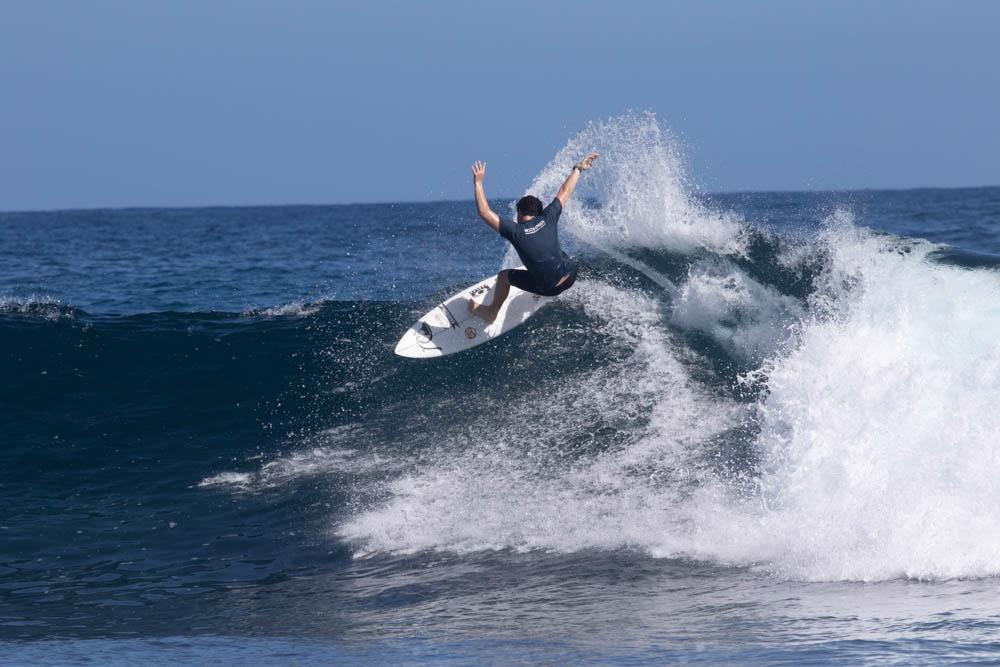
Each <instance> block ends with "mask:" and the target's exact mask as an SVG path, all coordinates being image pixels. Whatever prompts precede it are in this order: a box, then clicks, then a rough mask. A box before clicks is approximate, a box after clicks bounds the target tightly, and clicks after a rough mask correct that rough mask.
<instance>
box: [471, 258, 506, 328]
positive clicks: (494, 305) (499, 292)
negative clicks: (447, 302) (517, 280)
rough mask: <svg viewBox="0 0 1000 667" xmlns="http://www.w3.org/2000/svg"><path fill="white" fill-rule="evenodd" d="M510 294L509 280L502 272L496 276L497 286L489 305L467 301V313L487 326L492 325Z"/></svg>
mask: <svg viewBox="0 0 1000 667" xmlns="http://www.w3.org/2000/svg"><path fill="white" fill-rule="evenodd" d="M508 294H510V278H509V277H508V271H506V270H504V271H501V272H500V273H498V274H497V285H496V287H495V288H494V289H493V300H492V301H490V305H488V306H487V305H486V304H484V303H476V301H475V299H469V312H470V313H472V314H473V315H475V316H477V317H481V318H482V319H483V320H485V321H486V322H487V323H488V324H492V322H493V320H495V319H496V318H497V314H499V312H500V306H502V305H503V302H504V301H506V300H507V295H508Z"/></svg>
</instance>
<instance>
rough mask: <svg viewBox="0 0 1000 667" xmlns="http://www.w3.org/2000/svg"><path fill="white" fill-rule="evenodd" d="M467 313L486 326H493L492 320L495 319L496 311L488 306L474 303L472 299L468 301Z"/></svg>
mask: <svg viewBox="0 0 1000 667" xmlns="http://www.w3.org/2000/svg"><path fill="white" fill-rule="evenodd" d="M490 305H492V304H490ZM469 312H470V313H472V314H473V315H475V316H476V317H478V318H480V319H481V320H483V321H484V322H486V323H487V324H493V320H495V319H496V318H497V314H496V311H494V310H493V309H492V308H490V306H487V305H484V304H481V303H476V301H475V300H474V299H469Z"/></svg>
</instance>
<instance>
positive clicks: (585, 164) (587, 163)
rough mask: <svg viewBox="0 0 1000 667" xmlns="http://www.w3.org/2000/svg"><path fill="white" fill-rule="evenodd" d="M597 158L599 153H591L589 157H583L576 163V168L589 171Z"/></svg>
mask: <svg viewBox="0 0 1000 667" xmlns="http://www.w3.org/2000/svg"><path fill="white" fill-rule="evenodd" d="M596 159H597V153H591V154H590V155H588V156H587V157H585V158H583V159H582V160H580V161H579V162H577V163H576V168H577V169H579V170H580V171H587V170H588V169H590V168H591V167H593V166H594V160H596Z"/></svg>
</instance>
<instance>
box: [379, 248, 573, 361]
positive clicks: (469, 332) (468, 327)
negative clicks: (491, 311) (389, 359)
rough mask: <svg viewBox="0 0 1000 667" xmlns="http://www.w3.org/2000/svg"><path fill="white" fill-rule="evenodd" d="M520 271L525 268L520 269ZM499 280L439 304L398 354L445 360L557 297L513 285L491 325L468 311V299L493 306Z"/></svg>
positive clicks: (413, 329) (398, 347)
mask: <svg viewBox="0 0 1000 667" xmlns="http://www.w3.org/2000/svg"><path fill="white" fill-rule="evenodd" d="M518 268H522V269H523V268H524V267H523V266H522V267H518ZM496 282H497V277H496V276H490V277H489V278H487V279H486V280H483V281H481V282H478V283H476V284H475V285H473V286H472V287H468V288H466V289H464V290H462V291H461V292H459V293H458V294H456V295H454V296H452V297H450V298H448V299H447V300H445V301H444V302H442V303H439V304H438V305H436V306H435V307H434V308H432V309H431V310H429V311H428V312H427V314H425V315H424V316H423V317H421V318H420V319H419V320H417V321H416V322H414V324H413V326H411V327H410V328H409V329H408V330H407V331H406V333H405V334H403V337H402V338H400V339H399V343H397V344H396V354H398V355H399V356H401V357H410V358H412V359H426V358H430V357H443V356H445V355H447V354H454V353H456V352H461V351H463V350H468V349H470V348H473V347H476V346H477V345H482V344H483V343H485V342H487V341H491V340H493V339H494V338H496V337H497V336H502V335H503V334H505V333H507V332H508V331H510V330H511V329H513V328H514V327H516V326H519V325H521V324H523V323H524V322H525V321H526V320H527V319H528V318H529V317H531V316H532V315H534V314H535V313H536V312H538V309H539V308H541V307H542V306H544V305H545V304H546V303H548V302H550V301H552V300H553V299H555V298H556V297H546V296H538V295H537V294H532V293H531V292H525V291H523V290H519V289H518V288H516V287H514V286H513V285H511V288H510V295H508V297H507V300H506V301H505V302H504V304H503V305H502V306H501V307H500V312H499V313H498V314H497V318H496V319H495V320H494V321H493V323H492V324H487V323H486V322H485V321H484V320H483V319H482V318H480V317H477V316H475V315H473V314H472V313H470V312H469V299H470V298H473V299H475V300H476V301H477V302H480V303H482V302H484V301H485V302H486V303H490V301H491V300H492V299H493V288H494V287H495V286H496Z"/></svg>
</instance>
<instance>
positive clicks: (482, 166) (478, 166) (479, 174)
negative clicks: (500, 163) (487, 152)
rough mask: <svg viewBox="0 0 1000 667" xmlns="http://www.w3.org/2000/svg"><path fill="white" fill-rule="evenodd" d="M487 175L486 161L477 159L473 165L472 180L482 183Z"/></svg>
mask: <svg viewBox="0 0 1000 667" xmlns="http://www.w3.org/2000/svg"><path fill="white" fill-rule="evenodd" d="M485 176H486V163H485V162H480V161H479V160H476V162H475V164H473V165H472V180H473V181H475V182H476V183H482V182H483V178H484V177H485Z"/></svg>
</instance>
